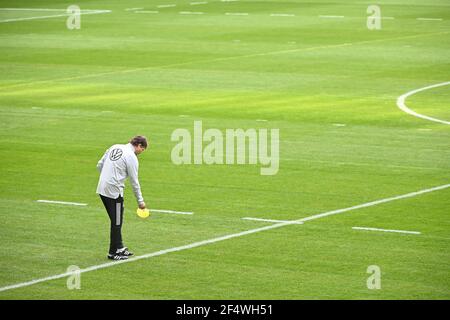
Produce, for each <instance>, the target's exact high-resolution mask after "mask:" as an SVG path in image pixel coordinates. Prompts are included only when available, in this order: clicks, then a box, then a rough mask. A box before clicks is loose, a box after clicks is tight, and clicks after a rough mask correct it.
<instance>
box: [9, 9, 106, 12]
mask: <svg viewBox="0 0 450 320" xmlns="http://www.w3.org/2000/svg"><path fill="white" fill-rule="evenodd" d="M0 11H57V12H67V9H51V8H49V9H46V8H0ZM81 11H82V12H83V11H84V12H98V11H109V12H110V11H111V10H103V9H83V10H81Z"/></svg>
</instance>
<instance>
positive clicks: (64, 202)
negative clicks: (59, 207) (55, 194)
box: [36, 200, 87, 206]
mask: <svg viewBox="0 0 450 320" xmlns="http://www.w3.org/2000/svg"><path fill="white" fill-rule="evenodd" d="M36 202H41V203H52V204H65V205H70V206H87V203H78V202H66V201H53V200H36Z"/></svg>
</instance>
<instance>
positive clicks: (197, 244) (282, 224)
mask: <svg viewBox="0 0 450 320" xmlns="http://www.w3.org/2000/svg"><path fill="white" fill-rule="evenodd" d="M448 187H450V184H445V185H441V186H437V187H433V188H429V189H424V190H420V191H416V192H411V193H407V194H403V195H400V196H395V197H390V198H385V199H381V200H376V201H372V202H367V203H363V204H360V205H357V206H353V207H348V208H343V209H338V210H333V211H328V212H324V213H320V214H316V215H312V216H310V217H306V218H303V219H298V220H293V221H288V222H280V223H276V224H273V225H270V226H265V227H261V228H256V229H250V230H247V231H243V232H238V233H233V234H229V235H225V236H221V237H217V238H212V239H208V240H203V241H198V242H194V243H191V244H187V245H184V246H179V247H174V248H170V249H165V250H160V251H156V252H151V253H147V254H144V255H142V256H136V257H134V258H130V259H128V260H120V261H114V262H109V263H103V264H99V265H95V266H91V267H88V268H85V269H81V270H80V271H79V272H80V274H81V273H86V272H90V271H95V270H99V269H104V268H109V267H113V266H116V265H119V264H122V263H129V262H134V261H138V260H142V259H148V258H152V257H157V256H161V255H164V254H168V253H171V252H178V251H183V250H188V249H192V248H197V247H201V246H205V245H209V244H212V243H217V242H220V241H225V240H229V239H233V238H238V237H242V236H246V235H249V234H253V233H258V232H263V231H267V230H272V229H276V228H281V227H285V226H288V225H294V224H298V223H299V222H305V221H311V220H315V219H320V218H323V217H327V216H330V215H334V214H339V213H343V212H347V211H351V210H356V209H360V208H366V207H371V206H375V205H378V204H381V203H386V202H391V201H395V200H400V199H405V198H412V197H415V196H418V195H421V194H425V193H429V192H434V191H438V190H443V189H446V188H448ZM72 274H73V273H71V272H66V273H62V274H58V275H53V276H50V277H45V278H40V279H35V280H31V281H27V282H22V283H17V284H13V285H9V286H5V287H2V288H0V292H2V291H7V290H12V289H17V288H22V287H27V286H31V285H33V284H36V283H41V282H46V281H50V280H56V279H61V278H64V277H68V276H71V275H72Z"/></svg>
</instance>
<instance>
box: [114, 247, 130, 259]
mask: <svg viewBox="0 0 450 320" xmlns="http://www.w3.org/2000/svg"><path fill="white" fill-rule="evenodd" d="M117 253H120V254H122V255H124V256H127V257H129V256H132V255H133V254H134V253H133V252H131V251H129V250H128V248H127V247H123V248H122V249H117Z"/></svg>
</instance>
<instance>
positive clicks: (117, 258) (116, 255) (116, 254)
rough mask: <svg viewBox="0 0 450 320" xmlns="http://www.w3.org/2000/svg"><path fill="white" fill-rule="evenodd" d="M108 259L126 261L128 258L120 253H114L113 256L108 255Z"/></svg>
mask: <svg viewBox="0 0 450 320" xmlns="http://www.w3.org/2000/svg"><path fill="white" fill-rule="evenodd" d="M108 259H110V260H127V259H128V256H126V255H124V254H122V253H121V252H116V253H114V254H111V253H109V254H108Z"/></svg>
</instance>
